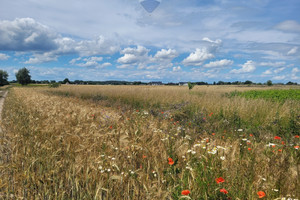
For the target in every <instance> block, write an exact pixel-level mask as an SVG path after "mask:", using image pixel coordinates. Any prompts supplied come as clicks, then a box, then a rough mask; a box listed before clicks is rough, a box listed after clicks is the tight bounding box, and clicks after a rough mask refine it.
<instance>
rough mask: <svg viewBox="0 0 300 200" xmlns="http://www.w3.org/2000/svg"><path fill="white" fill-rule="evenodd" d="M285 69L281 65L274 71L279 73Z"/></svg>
mask: <svg viewBox="0 0 300 200" xmlns="http://www.w3.org/2000/svg"><path fill="white" fill-rule="evenodd" d="M283 70H285V67H280V68H277V69H275V70H274V73H275V74H278V73H280V72H282V71H283Z"/></svg>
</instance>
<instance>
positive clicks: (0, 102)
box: [0, 91, 7, 132]
mask: <svg viewBox="0 0 300 200" xmlns="http://www.w3.org/2000/svg"><path fill="white" fill-rule="evenodd" d="M6 95H7V91H0V132H1V131H2V129H1V121H2V108H3V103H4V99H5V97H6Z"/></svg>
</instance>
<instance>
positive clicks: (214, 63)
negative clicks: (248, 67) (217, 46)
mask: <svg viewBox="0 0 300 200" xmlns="http://www.w3.org/2000/svg"><path fill="white" fill-rule="evenodd" d="M232 64H233V61H232V60H227V59H223V60H218V61H212V62H209V63H208V64H205V65H204V67H206V68H216V67H226V66H228V65H232Z"/></svg>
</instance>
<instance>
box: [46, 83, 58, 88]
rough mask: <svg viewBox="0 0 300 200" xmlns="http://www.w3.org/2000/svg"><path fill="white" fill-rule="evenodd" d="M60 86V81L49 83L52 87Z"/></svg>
mask: <svg viewBox="0 0 300 200" xmlns="http://www.w3.org/2000/svg"><path fill="white" fill-rule="evenodd" d="M59 86H60V83H51V84H50V85H49V87H50V88H58V87H59Z"/></svg>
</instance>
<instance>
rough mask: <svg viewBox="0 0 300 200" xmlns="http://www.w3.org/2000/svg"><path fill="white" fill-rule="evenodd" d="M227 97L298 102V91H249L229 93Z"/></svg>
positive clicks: (299, 92) (299, 97)
mask: <svg viewBox="0 0 300 200" xmlns="http://www.w3.org/2000/svg"><path fill="white" fill-rule="evenodd" d="M228 96H231V97H232V96H241V97H245V98H251V99H257V98H263V99H268V100H273V101H280V102H284V101H286V100H300V89H289V90H278V89H277V90H250V91H246V92H238V91H234V92H231V93H230V94H229V95H228Z"/></svg>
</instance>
